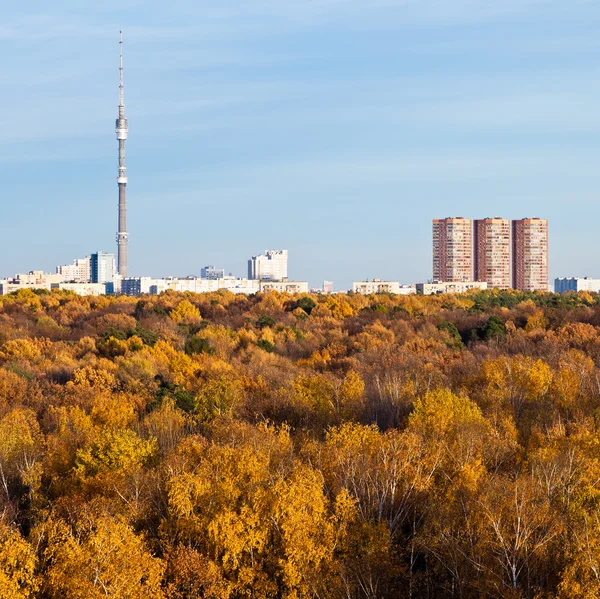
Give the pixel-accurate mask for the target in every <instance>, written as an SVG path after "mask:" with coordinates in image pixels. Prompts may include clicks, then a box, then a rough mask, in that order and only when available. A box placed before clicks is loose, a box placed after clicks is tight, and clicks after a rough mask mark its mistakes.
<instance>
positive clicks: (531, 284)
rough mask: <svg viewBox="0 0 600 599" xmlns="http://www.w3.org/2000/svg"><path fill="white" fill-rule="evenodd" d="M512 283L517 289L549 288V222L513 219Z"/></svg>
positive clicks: (535, 289)
mask: <svg viewBox="0 0 600 599" xmlns="http://www.w3.org/2000/svg"><path fill="white" fill-rule="evenodd" d="M512 286H513V288H514V289H517V290H518V291H548V221H547V220H544V219H541V218H524V219H522V220H514V221H513V222H512Z"/></svg>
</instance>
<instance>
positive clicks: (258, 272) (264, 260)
mask: <svg viewBox="0 0 600 599" xmlns="http://www.w3.org/2000/svg"><path fill="white" fill-rule="evenodd" d="M248 278H249V279H252V280H255V281H284V280H286V279H287V278H288V251H287V250H266V251H265V253H264V254H261V255H260V256H252V258H250V260H248Z"/></svg>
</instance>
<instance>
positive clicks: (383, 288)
mask: <svg viewBox="0 0 600 599" xmlns="http://www.w3.org/2000/svg"><path fill="white" fill-rule="evenodd" d="M352 291H353V292H354V293H360V294H361V295H373V294H376V293H391V294H394V295H411V294H413V293H416V289H415V286H414V285H402V284H400V283H398V282H397V281H382V280H381V279H373V280H372V281H359V282H355V283H352Z"/></svg>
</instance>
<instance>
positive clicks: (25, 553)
mask: <svg viewBox="0 0 600 599" xmlns="http://www.w3.org/2000/svg"><path fill="white" fill-rule="evenodd" d="M36 564H37V558H36V556H35V552H34V550H33V548H32V547H31V545H30V544H29V543H28V542H27V541H25V539H23V537H22V536H21V535H20V534H19V532H18V531H17V530H14V529H13V528H11V527H9V526H7V525H6V524H4V523H3V522H0V597H6V599H29V598H30V597H31V598H33V597H34V596H35V593H36V591H37V590H38V581H37V578H36V575H35V568H36Z"/></svg>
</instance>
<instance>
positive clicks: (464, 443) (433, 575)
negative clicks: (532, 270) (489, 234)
mask: <svg viewBox="0 0 600 599" xmlns="http://www.w3.org/2000/svg"><path fill="white" fill-rule="evenodd" d="M599 596H600V296H597V295H595V294H586V293H580V294H578V295H577V294H571V295H562V296H560V295H554V294H545V293H537V294H525V293H518V292H513V291H506V292H501V291H484V292H479V293H472V294H467V295H458V296H435V297H422V296H405V297H402V296H386V295H382V296H379V295H378V296H368V297H365V296H360V295H353V294H348V295H343V294H338V295H328V296H326V295H323V296H317V295H305V296H290V295H281V294H278V293H269V294H258V295H256V296H250V297H246V296H236V295H233V294H231V293H229V292H219V293H213V294H202V295H194V294H178V293H165V294H162V295H160V296H147V297H141V298H131V297H125V296H122V297H79V296H76V295H73V294H70V293H68V292H57V291H53V292H46V291H40V292H33V291H29V290H26V291H20V292H18V293H16V294H12V295H8V296H3V297H1V298H0V597H1V598H2V599H5V598H6V599H12V598H14V599H59V598H60V599H100V598H107V597H108V598H113V599H194V598H206V599H241V598H256V599H270V598H273V599H304V598H307V599H308V598H315V599H317V598H318V599H387V598H403V597H406V598H414V599H421V598H423V599H425V598H427V599H433V598H442V599H443V598H464V599H469V598H479V597H483V598H485V597H489V598H492V597H506V598H511V599H517V598H524V599H550V598H555V597H556V598H560V599H567V598H569V599H571V598H575V599H577V598H582V599H583V598H585V599H592V598H595V597H599Z"/></svg>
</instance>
